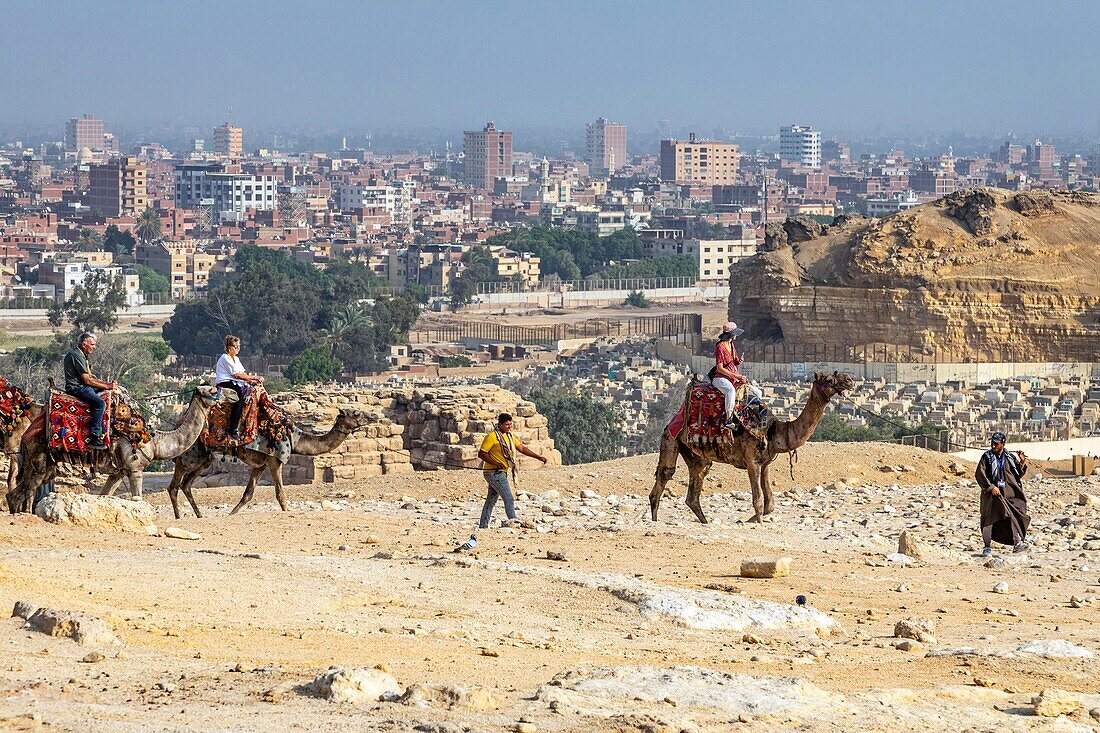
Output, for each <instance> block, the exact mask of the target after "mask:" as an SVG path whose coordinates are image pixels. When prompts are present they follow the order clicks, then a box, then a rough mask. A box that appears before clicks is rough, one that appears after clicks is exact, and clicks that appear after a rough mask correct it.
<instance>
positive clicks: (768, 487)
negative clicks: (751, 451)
mask: <svg viewBox="0 0 1100 733" xmlns="http://www.w3.org/2000/svg"><path fill="white" fill-rule="evenodd" d="M770 466H771V464H770V463H765V464H764V465H763V466H761V467H760V490H761V491H763V492H764V516H765V517H766V516H768V515H769V514H771V513H772V512H774V511H775V500H774V498H773V497H772V481H771V476H769V475H768V471H769V468H770Z"/></svg>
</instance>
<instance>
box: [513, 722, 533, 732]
mask: <svg viewBox="0 0 1100 733" xmlns="http://www.w3.org/2000/svg"><path fill="white" fill-rule="evenodd" d="M537 730H538V728H536V727H535V724H534V723H516V733H535V732H536V731H537Z"/></svg>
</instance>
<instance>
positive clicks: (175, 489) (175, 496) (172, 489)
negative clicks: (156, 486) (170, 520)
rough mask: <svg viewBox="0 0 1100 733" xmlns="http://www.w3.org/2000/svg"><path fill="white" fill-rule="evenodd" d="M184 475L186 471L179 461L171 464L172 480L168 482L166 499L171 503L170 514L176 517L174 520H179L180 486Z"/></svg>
mask: <svg viewBox="0 0 1100 733" xmlns="http://www.w3.org/2000/svg"><path fill="white" fill-rule="evenodd" d="M186 473H187V470H186V469H185V468H184V467H183V463H182V462H181V461H178V460H177V461H175V462H174V463H173V468H172V480H171V481H169V482H168V499H169V501H171V502H172V513H173V514H175V515H176V519H179V518H180V504H179V493H180V484H182V483H183V477H184V475H186Z"/></svg>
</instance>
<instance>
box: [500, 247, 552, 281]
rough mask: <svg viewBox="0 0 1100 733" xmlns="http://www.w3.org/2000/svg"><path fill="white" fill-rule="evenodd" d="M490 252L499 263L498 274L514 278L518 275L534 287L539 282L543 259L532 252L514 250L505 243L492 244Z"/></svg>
mask: <svg viewBox="0 0 1100 733" xmlns="http://www.w3.org/2000/svg"><path fill="white" fill-rule="evenodd" d="M489 252H490V253H491V254H492V255H493V259H494V260H496V263H497V275H498V276H500V277H506V278H508V279H512V278H514V277H518V278H519V279H520V280H522V281H523V282H524V283H525V284H527V285H530V286H532V287H534V286H535V285H538V284H539V277H540V271H539V265H540V263H541V259H540V258H539V257H538V255H533V254H531V253H530V252H514V251H512V250H510V249H508V248H506V247H504V246H503V245H492V246H490V247H489Z"/></svg>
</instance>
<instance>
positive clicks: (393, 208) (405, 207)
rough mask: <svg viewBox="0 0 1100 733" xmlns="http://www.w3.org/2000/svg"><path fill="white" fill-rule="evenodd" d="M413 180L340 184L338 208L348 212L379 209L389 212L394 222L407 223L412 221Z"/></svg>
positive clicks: (414, 186)
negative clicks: (377, 183) (392, 183)
mask: <svg viewBox="0 0 1100 733" xmlns="http://www.w3.org/2000/svg"><path fill="white" fill-rule="evenodd" d="M415 191H416V182H415V181H402V182H401V183H400V184H398V185H397V186H363V185H360V184H354V183H352V184H345V185H343V186H340V191H339V196H338V202H339V206H340V210H341V211H343V212H345V213H349V212H352V211H355V210H356V209H379V210H382V211H385V212H388V213H389V214H390V218H391V220H392V221H393V223H394V224H399V225H407V224H409V223H410V222H411V221H412V212H413V203H414V198H413V193H414V192H415Z"/></svg>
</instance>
